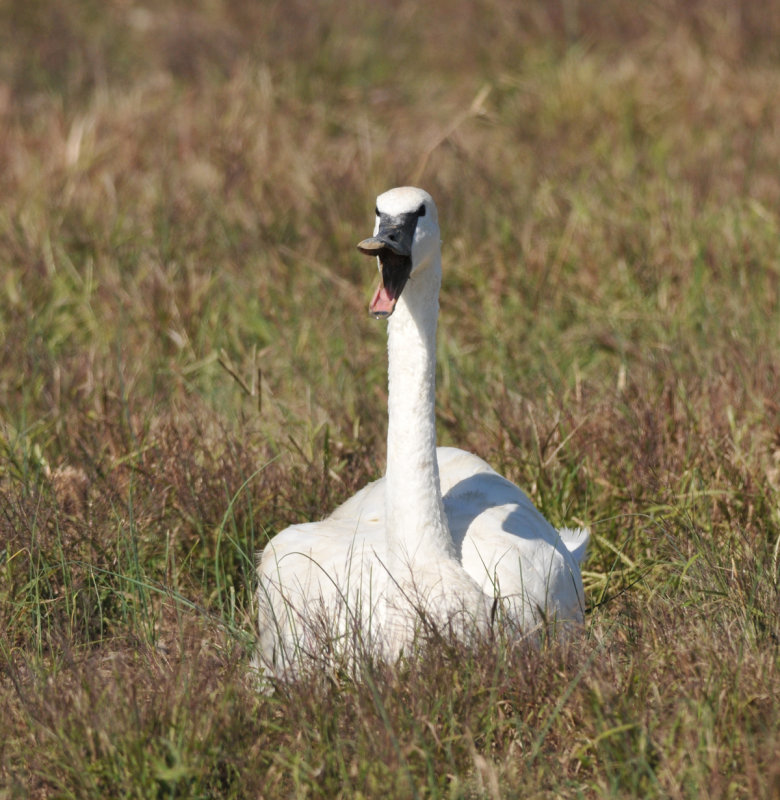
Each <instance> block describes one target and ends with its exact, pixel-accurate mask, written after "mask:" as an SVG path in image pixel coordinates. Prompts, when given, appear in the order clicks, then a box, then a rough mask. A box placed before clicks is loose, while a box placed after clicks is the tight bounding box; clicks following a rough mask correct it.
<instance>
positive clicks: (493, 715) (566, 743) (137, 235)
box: [0, 0, 780, 798]
mask: <svg viewBox="0 0 780 800" xmlns="http://www.w3.org/2000/svg"><path fill="white" fill-rule="evenodd" d="M0 13H2V15H3V20H2V23H3V24H0V31H2V33H0V37H2V41H0V116H1V117H2V124H0V195H1V196H2V197H3V202H2V205H1V206H0V263H1V264H2V269H0V281H2V289H0V396H2V398H3V403H2V408H0V719H2V720H3V722H2V730H3V735H2V736H0V797H1V798H13V797H35V798H45V797H62V798H98V797H100V798H102V797H120V796H121V797H139V798H149V797H160V798H163V797H220V798H222V797H224V798H230V797H235V798H239V797H258V796H261V797H277V796H285V797H290V796H293V797H337V796H343V797H346V796H364V797H374V796H378V795H384V796H388V797H452V798H456V797H458V798H459V797H463V798H467V797H514V796H533V797H616V798H617V797H621V798H622V797H630V796H635V797H659V798H667V797H700V796H712V797H729V798H732V797H736V798H739V797H750V798H753V797H778V796H779V795H780V767H779V766H778V765H779V764H780V758H779V756H780V701H778V697H780V677H779V674H780V673H779V671H778V666H779V665H780V663H779V651H778V637H779V636H780V597H778V585H779V581H780V555H779V550H778V548H779V547H780V510H779V508H780V505H779V504H778V497H779V496H780V495H779V494H778V493H779V492H780V403H778V400H777V387H778V385H780V326H778V297H779V293H780V244H778V243H779V242H780V235H779V234H780V217H778V213H777V209H778V207H780V174H779V173H778V170H777V164H778V163H779V162H780V139H778V137H777V129H778V125H780V117H779V116H778V115H779V114H780V112H778V109H779V108H780V103H778V90H777V75H778V69H779V68H780V53H778V49H777V41H778V36H779V35H780V4H778V3H777V2H774V1H773V2H770V3H769V4H768V5H767V4H762V6H761V8H760V9H759V8H758V6H756V8H753V7H752V6H750V7H748V6H747V5H745V4H740V3H737V2H735V0H718V2H716V3H687V4H679V3H674V2H672V0H668V1H667V0H664V2H660V3H652V4H650V3H645V2H641V3H639V4H631V5H630V7H629V6H624V4H618V3H613V2H607V3H602V4H597V5H595V6H594V5H593V4H579V3H576V2H570V1H569V0H561V2H559V3H545V2H531V3H524V4H521V5H517V4H512V3H508V2H503V1H502V0H499V2H486V1H483V0H479V1H478V2H465V0H446V2H444V3H443V4H442V3H439V4H422V5H421V6H419V7H418V6H416V5H414V4H412V5H409V4H403V3H394V4H390V5H387V6H382V5H381V4H363V3H358V2H354V1H353V0H328V2H325V3H321V4H318V5H317V6H315V7H314V8H312V7H311V6H310V5H308V4H303V3H297V2H293V3H284V4H270V3H259V4H254V5H253V4H243V3H239V2H233V1H232V0H219V1H218V2H210V3H191V4H183V5H182V4H177V3H174V2H172V0H170V1H169V0H165V1H164V2H161V3H157V4H156V5H155V6H154V8H152V7H151V6H150V7H148V8H147V7H145V6H139V5H132V4H128V3H110V4H103V3H101V4H97V3H93V2H82V3H75V2H70V0H45V1H41V2H32V3H31V2H29V1H28V2H25V3H22V2H17V1H16V0H10V1H9V2H7V3H5V4H4V5H3V10H2V12H0ZM412 180H414V181H416V182H418V183H419V184H421V185H423V186H425V187H426V188H427V189H429V190H430V191H431V192H432V194H433V195H434V197H435V198H436V200H437V202H438V205H439V209H440V216H441V219H442V224H443V232H444V260H445V288H444V294H443V297H442V313H441V320H440V334H439V360H440V369H439V385H438V421H439V434H440V439H441V441H442V442H443V443H446V444H457V445H458V446H461V447H464V448H467V449H470V450H473V451H475V452H477V453H478V454H480V455H481V456H483V457H485V458H487V459H488V460H489V461H490V462H491V463H492V464H494V465H495V466H496V467H497V468H499V469H500V470H501V471H502V472H503V473H504V474H506V475H507V476H508V477H510V478H511V479H513V480H515V481H517V482H518V483H519V484H520V485H521V486H523V487H524V488H526V490H527V491H528V492H529V493H530V494H531V495H532V497H533V499H534V500H535V502H536V503H537V504H538V505H539V507H540V508H541V509H542V510H543V511H544V513H545V514H546V515H547V516H548V518H550V519H551V520H552V521H553V522H554V523H556V524H587V525H588V526H589V527H590V528H591V530H592V534H593V536H592V538H593V543H592V547H591V550H590V552H589V556H588V560H587V563H586V567H585V583H586V590H587V596H588V604H589V607H590V609H591V611H590V613H589V615H588V626H587V635H586V637H585V638H584V640H583V641H582V642H579V643H577V644H576V645H573V646H572V647H571V648H569V649H567V650H561V649H558V648H556V647H552V646H550V647H548V648H543V649H542V650H541V651H529V650H527V649H524V648H522V647H518V646H512V645H511V644H510V643H506V642H504V643H501V642H499V643H485V644H483V645H478V646H475V647H473V648H463V647H461V646H459V645H458V644H457V643H452V642H450V643H444V644H441V645H440V646H438V647H430V648H428V649H427V650H425V651H423V652H422V653H421V654H420V656H419V658H417V659H413V660H410V661H408V662H405V663H402V664H399V665H397V666H396V667H389V666H386V665H381V664H375V665H370V668H367V669H366V672H365V676H364V679H363V680H361V681H352V680H350V679H349V677H348V676H346V675H344V674H342V673H339V672H338V671H336V672H333V673H332V674H328V675H313V676H310V677H309V678H308V679H306V680H301V681H299V682H298V683H293V684H291V685H289V686H285V687H280V688H279V690H278V691H277V692H275V693H272V694H269V695H263V694H258V693H257V692H256V690H255V688H254V686H253V685H252V682H251V680H249V678H248V665H249V662H250V658H251V652H252V648H253V641H254V635H255V632H254V611H253V601H252V591H253V580H254V579H253V566H252V565H253V558H254V552H255V551H256V550H257V549H258V548H260V547H262V545H263V544H264V543H265V542H266V541H267V540H268V537H270V536H272V535H273V534H274V533H275V532H276V531H278V530H280V529H281V528H282V527H284V526H285V525H287V524H289V523H291V522H294V521H300V520H305V519H316V518H319V517H321V516H323V515H325V514H326V513H328V511H329V510H331V509H332V508H333V507H334V506H335V505H336V504H337V503H338V502H339V501H341V500H342V499H344V498H346V497H348V496H349V495H350V494H351V493H353V492H354V491H355V490H356V489H357V488H359V487H360V486H361V485H363V484H364V483H365V482H367V481H368V480H371V479H373V478H375V477H377V476H378V475H380V474H381V472H382V469H383V462H384V436H385V418H386V416H385V415H386V411H385V406H386V393H385V392H386V390H385V360H384V336H385V331H384V326H383V325H381V324H378V323H376V322H375V321H373V320H371V319H369V317H368V315H367V313H366V303H367V298H368V294H369V292H370V288H371V284H372V282H373V280H374V277H373V274H372V273H371V271H370V270H367V268H366V264H365V261H364V260H363V259H362V258H361V257H360V256H359V254H358V253H357V252H356V250H355V247H354V245H355V243H356V242H357V241H359V239H360V238H362V237H363V236H364V235H366V233H367V232H368V231H369V228H370V225H371V224H372V218H371V211H372V209H373V203H374V197H375V195H376V194H378V193H379V192H380V191H382V190H384V189H386V188H388V187H390V186H393V185H397V184H401V183H406V182H409V181H412Z"/></svg>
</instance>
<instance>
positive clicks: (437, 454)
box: [257, 187, 588, 674]
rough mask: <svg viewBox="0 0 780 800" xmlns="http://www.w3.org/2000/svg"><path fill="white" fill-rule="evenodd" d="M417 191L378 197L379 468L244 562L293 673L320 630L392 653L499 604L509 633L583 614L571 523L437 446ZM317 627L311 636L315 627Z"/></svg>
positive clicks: (458, 627)
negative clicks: (430, 627) (382, 411)
mask: <svg viewBox="0 0 780 800" xmlns="http://www.w3.org/2000/svg"><path fill="white" fill-rule="evenodd" d="M439 236H440V233H439V225H438V219H437V211H436V206H435V204H434V202H433V199H432V198H431V196H430V195H429V194H428V193H427V192H424V191H423V190H421V189H416V188H412V187H402V188H397V189H391V190H390V191H388V192H385V193H384V194H382V195H380V196H379V197H378V198H377V209H376V225H375V228H374V235H373V236H372V237H371V238H369V239H366V240H364V241H362V242H361V243H360V244H359V245H358V248H359V249H360V250H361V251H362V252H363V253H366V254H369V255H376V256H377V263H378V267H379V272H380V276H381V277H380V283H379V287H378V289H377V290H376V292H375V294H374V296H373V299H372V300H371V303H370V311H371V313H372V314H373V315H374V316H375V317H378V318H385V317H391V315H392V317H391V319H390V320H389V322H388V360H389V363H388V376H389V399H388V411H389V424H388V434H387V473H386V475H385V477H384V478H382V479H380V480H378V481H375V482H374V483H371V484H369V485H368V486H366V487H365V488H363V489H362V490H361V491H359V492H358V493H357V494H356V495H354V496H353V497H352V498H351V499H349V500H347V501H346V502H345V503H344V504H343V505H341V506H340V507H339V508H337V509H336V510H335V511H334V512H333V513H332V514H331V515H330V516H329V517H328V518H327V519H324V520H322V521H321V522H312V523H305V524H299V525H292V526H290V527H289V528H286V529H285V530H283V531H282V532H281V533H279V534H278V535H277V536H275V537H274V538H273V539H272V540H271V541H270V542H269V543H268V545H267V546H266V548H265V550H264V552H263V553H262V556H261V558H260V562H259V565H258V578H259V585H258V590H257V601H258V606H259V626H260V643H259V660H260V664H261V667H262V668H263V669H264V670H265V671H266V672H267V673H271V674H282V673H287V672H289V671H294V670H295V669H296V666H297V665H298V664H299V663H300V660H301V659H303V658H306V657H308V656H310V655H313V654H314V652H315V650H317V649H318V648H319V647H320V646H321V644H322V642H323V641H325V640H329V646H330V647H336V648H343V649H344V652H347V653H349V652H351V651H350V648H353V647H355V646H359V645H361V644H362V645H365V646H368V647H370V648H372V649H373V650H374V651H376V652H378V653H379V654H380V655H382V656H383V657H385V658H388V659H393V658H395V657H396V656H397V655H398V654H399V653H400V652H401V651H402V650H404V649H405V648H408V647H409V645H410V644H411V643H412V641H413V639H414V637H415V635H416V633H417V631H418V630H419V629H420V627H421V626H424V625H426V624H428V623H429V622H430V623H433V624H434V625H435V626H437V627H438V628H446V629H449V630H452V631H454V632H455V634H456V635H460V636H468V633H469V631H474V630H482V631H484V630H485V629H486V628H487V627H488V626H489V625H490V620H491V618H492V617H494V616H495V613H496V609H497V606H498V605H499V604H500V606H501V608H502V614H503V617H504V619H507V620H509V622H511V623H513V624H515V625H516V626H517V629H518V631H522V632H530V631H532V630H534V629H535V628H537V627H538V626H539V625H540V624H542V623H550V622H554V623H556V624H557V625H558V626H559V627H558V631H559V632H560V631H565V630H566V629H567V627H570V626H571V625H576V624H578V623H581V622H582V620H583V606H584V602H583V591H582V579H581V575H580V567H579V563H580V561H581V559H582V557H583V555H584V551H585V548H586V545H587V541H588V532H587V531H586V530H576V531H571V530H568V529H563V530H561V531H556V530H555V529H554V528H553V527H552V526H551V525H550V524H549V523H548V522H547V520H546V519H545V518H544V517H543V516H542V515H541V514H540V513H539V511H537V509H536V508H535V507H534V506H533V504H532V503H531V501H530V500H529V499H528V497H527V496H526V495H525V494H524V493H523V492H522V491H521V490H520V489H519V488H518V487H517V486H515V485H514V484H512V483H510V482H509V481H508V480H506V479H505V478H503V477H501V476H500V475H499V474H498V473H496V472H495V471H494V470H492V469H491V468H490V467H489V466H488V465H487V464H486V463H485V462H484V461H483V460H482V459H480V458H477V457H476V456H474V455H471V454H470V453H466V452H464V451H462V450H458V449H455V448H451V447H441V448H438V449H437V447H436V420H435V397H434V392H435V369H436V325H437V318H438V311H439V287H440V284H441V246H440V240H439ZM323 634H324V636H323Z"/></svg>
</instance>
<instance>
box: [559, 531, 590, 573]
mask: <svg viewBox="0 0 780 800" xmlns="http://www.w3.org/2000/svg"><path fill="white" fill-rule="evenodd" d="M558 535H559V536H560V537H561V541H562V542H563V544H564V545H565V546H566V549H567V550H568V551H569V552H570V553H571V554H572V556H573V557H574V560H575V561H576V562H577V564H581V563H582V562H583V560H584V558H585V551H586V550H587V549H588V542H589V541H590V530H589V529H588V528H560V529H559V530H558Z"/></svg>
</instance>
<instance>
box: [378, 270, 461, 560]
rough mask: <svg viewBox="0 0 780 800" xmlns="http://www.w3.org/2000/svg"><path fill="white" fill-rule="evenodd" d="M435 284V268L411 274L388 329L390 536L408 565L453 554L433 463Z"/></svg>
mask: <svg viewBox="0 0 780 800" xmlns="http://www.w3.org/2000/svg"><path fill="white" fill-rule="evenodd" d="M440 284H441V265H440V262H439V263H434V264H431V265H429V266H428V267H426V268H425V269H424V270H422V271H421V272H420V273H417V272H415V274H413V275H412V277H411V278H410V280H409V284H408V285H407V287H406V289H405V290H404V293H403V294H402V295H401V298H400V299H399V301H398V305H397V306H396V310H395V313H394V314H393V316H392V317H391V318H390V321H389V324H388V360H389V366H388V379H389V386H388V409H389V423H388V433H387V478H386V481H387V484H386V485H387V497H386V502H387V521H388V528H387V534H388V544H389V546H390V553H391V554H392V555H394V556H396V557H398V558H401V559H402V560H406V561H407V562H409V563H411V562H414V561H415V560H418V559H426V560H431V559H435V558H436V557H441V556H450V555H452V553H453V544H452V537H451V536H450V532H449V528H448V526H447V519H446V516H445V514H444V505H443V503H442V497H441V487H440V482H439V469H438V463H437V460H436V411H435V395H436V327H437V321H438V313H439V287H440Z"/></svg>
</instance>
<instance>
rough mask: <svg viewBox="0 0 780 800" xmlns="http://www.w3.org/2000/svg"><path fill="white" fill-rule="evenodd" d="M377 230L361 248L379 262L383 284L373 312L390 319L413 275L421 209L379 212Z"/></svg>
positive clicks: (377, 316) (371, 306) (371, 310)
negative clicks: (405, 211)
mask: <svg viewBox="0 0 780 800" xmlns="http://www.w3.org/2000/svg"><path fill="white" fill-rule="evenodd" d="M377 215H378V217H379V220H378V222H377V230H376V233H375V234H374V235H373V236H371V237H369V238H368V239H364V240H363V241H362V242H360V244H358V246H357V248H358V250H360V252H361V253H363V254H365V255H367V256H376V257H377V259H378V261H379V274H380V279H379V286H378V287H377V289H376V291H375V292H374V295H373V298H372V299H371V302H370V303H369V306H368V310H369V313H370V314H371V315H372V316H373V317H375V318H376V319H387V317H389V316H390V315H391V314H392V313H393V311H394V310H395V304H396V303H397V302H398V298H399V297H400V296H401V292H402V291H403V288H404V286H406V282H407V281H408V280H409V276H410V275H411V274H412V244H413V242H414V233H415V230H416V228H417V220H418V218H419V217H420V216H422V215H421V213H420V212H419V210H418V211H415V212H413V213H409V214H400V215H398V216H395V217H394V216H391V215H389V214H382V213H379V212H377Z"/></svg>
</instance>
